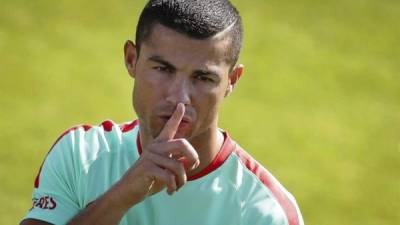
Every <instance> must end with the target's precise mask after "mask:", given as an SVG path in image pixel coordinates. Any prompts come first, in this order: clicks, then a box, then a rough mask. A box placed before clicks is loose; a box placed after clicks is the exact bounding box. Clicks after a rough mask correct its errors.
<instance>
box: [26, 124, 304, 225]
mask: <svg viewBox="0 0 400 225" xmlns="http://www.w3.org/2000/svg"><path fill="white" fill-rule="evenodd" d="M138 133H139V123H138V121H137V120H135V121H133V122H131V123H127V124H123V125H117V124H115V123H113V122H112V121H105V122H103V123H102V124H101V125H100V126H89V125H83V126H78V127H74V128H72V129H70V130H68V131H66V132H65V133H64V134H63V135H61V137H60V138H59V139H58V140H57V141H56V143H55V144H54V146H53V147H52V148H51V150H50V152H49V153H48V155H47V157H46V159H45V161H44V163H43V165H42V167H41V169H40V172H39V174H38V176H37V178H36V180H35V189H34V191H33V197H32V200H33V206H32V209H31V210H30V211H29V212H28V214H27V215H26V217H25V218H33V219H38V220H43V221H46V222H49V223H52V224H57V225H58V224H66V223H67V222H68V221H69V220H70V219H71V218H72V217H74V216H75V215H76V214H78V213H79V211H80V210H82V209H84V208H85V207H86V206H87V205H88V204H89V203H90V202H92V201H94V200H95V199H96V198H98V197H99V196H100V195H101V194H103V193H104V192H106V191H107V190H108V189H109V188H110V187H111V186H112V185H113V184H114V183H115V182H117V181H118V180H119V179H121V177H122V176H123V175H124V173H125V172H126V171H127V170H128V169H129V168H130V167H131V166H132V165H133V164H134V163H135V162H136V161H137V160H138V158H139V157H140V154H141V146H140V138H139V136H138ZM224 136H225V140H224V143H223V146H222V147H221V149H220V151H219V153H218V155H217V156H216V157H215V159H214V160H213V162H212V163H211V164H210V165H208V167H206V168H205V169H204V170H202V171H201V172H199V173H198V174H196V175H194V176H192V177H189V179H188V180H189V181H188V182H187V183H186V184H185V185H184V186H183V187H182V188H181V189H180V190H179V191H178V192H176V193H175V194H174V195H172V196H169V195H168V194H167V193H166V191H161V192H159V193H157V194H155V195H153V196H150V197H147V198H146V199H145V200H143V201H142V202H141V203H139V204H137V205H135V206H133V207H132V208H130V209H129V211H128V212H127V213H126V214H125V215H124V217H123V218H122V220H121V221H120V223H119V224H120V225H139V224H140V225H239V224H242V225H244V224H246V225H258V224H259V225H261V224H262V225H303V219H302V216H301V214H300V211H299V209H298V207H297V204H296V202H295V200H294V198H293V197H292V196H291V195H290V194H289V193H288V192H287V191H286V190H285V189H284V188H283V187H282V185H281V184H280V183H279V182H278V181H277V180H276V179H275V178H274V177H273V176H272V175H271V174H270V173H269V172H268V171H267V170H266V169H265V168H264V167H262V166H261V165H260V164H259V163H257V162H256V161H255V160H254V159H253V158H252V157H251V156H250V155H249V154H247V153H246V152H245V151H244V150H243V149H242V148H241V147H240V146H239V145H238V144H236V143H235V142H234V141H233V140H232V139H231V138H230V137H229V136H228V134H227V133H226V132H224Z"/></svg>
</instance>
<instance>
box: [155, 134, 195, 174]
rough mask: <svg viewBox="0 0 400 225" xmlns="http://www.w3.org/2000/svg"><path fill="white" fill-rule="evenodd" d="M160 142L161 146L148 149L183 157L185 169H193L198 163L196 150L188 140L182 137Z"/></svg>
mask: <svg viewBox="0 0 400 225" xmlns="http://www.w3.org/2000/svg"><path fill="white" fill-rule="evenodd" d="M160 144H162V147H157V146H154V148H152V149H154V150H150V151H152V152H155V153H156V154H160V155H164V156H168V157H170V156H172V157H173V158H175V159H179V158H182V157H183V158H184V159H185V162H186V168H187V169H194V168H196V167H197V166H198V164H199V163H200V162H199V155H198V153H197V151H196V150H195V149H194V147H193V146H192V145H191V144H190V143H189V141H187V140H186V139H184V138H180V139H173V140H169V141H167V142H164V143H160ZM160 144H159V145H160Z"/></svg>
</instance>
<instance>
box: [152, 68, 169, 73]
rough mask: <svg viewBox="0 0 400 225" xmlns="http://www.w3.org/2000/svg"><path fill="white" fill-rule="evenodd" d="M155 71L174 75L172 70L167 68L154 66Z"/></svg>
mask: <svg viewBox="0 0 400 225" xmlns="http://www.w3.org/2000/svg"><path fill="white" fill-rule="evenodd" d="M153 69H154V70H157V71H159V72H164V73H172V70H171V69H170V68H168V67H166V66H154V67H153Z"/></svg>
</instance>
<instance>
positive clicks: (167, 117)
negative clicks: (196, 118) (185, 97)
mask: <svg viewBox="0 0 400 225" xmlns="http://www.w3.org/2000/svg"><path fill="white" fill-rule="evenodd" d="M159 117H160V118H161V119H162V120H165V121H168V120H169V119H170V118H171V115H160V116H159ZM190 122H191V119H190V118H189V117H188V116H183V118H182V120H181V123H190Z"/></svg>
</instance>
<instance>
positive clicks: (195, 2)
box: [135, 0, 243, 67]
mask: <svg viewBox="0 0 400 225" xmlns="http://www.w3.org/2000/svg"><path fill="white" fill-rule="evenodd" d="M155 24H161V25H163V26H166V27H168V28H170V29H173V30H175V31H177V32H179V33H182V34H185V35H187V36H189V37H191V38H195V39H206V38H209V37H212V36H214V35H216V34H218V33H219V32H221V31H224V30H225V29H227V28H228V27H229V26H232V27H231V28H229V31H228V34H227V37H228V38H231V44H230V47H229V49H228V52H227V62H228V63H230V64H231V65H232V67H233V66H234V65H235V64H236V62H237V60H238V58H239V53H240V50H241V46H242V39H243V28H242V21H241V18H240V15H239V12H238V11H237V9H236V8H235V7H234V6H233V5H232V4H231V3H230V2H229V0H150V1H149V2H148V3H147V4H146V6H145V7H144V9H143V11H142V13H141V15H140V17H139V22H138V25H137V27H136V40H135V42H136V48H137V53H138V55H139V54H140V45H141V44H142V43H143V42H145V41H146V40H147V39H148V38H149V37H150V34H151V30H152V28H153V27H154V25H155Z"/></svg>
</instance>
